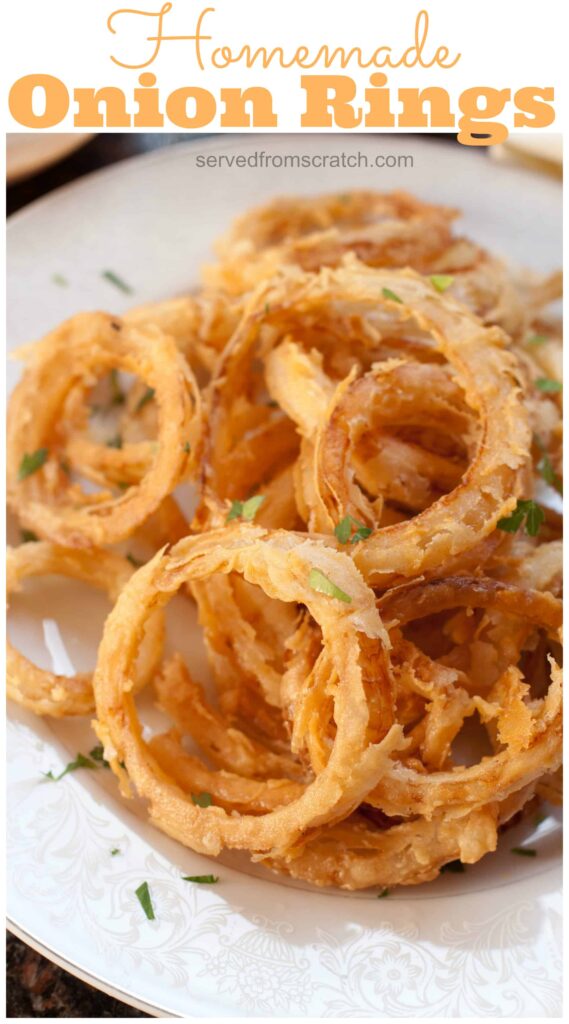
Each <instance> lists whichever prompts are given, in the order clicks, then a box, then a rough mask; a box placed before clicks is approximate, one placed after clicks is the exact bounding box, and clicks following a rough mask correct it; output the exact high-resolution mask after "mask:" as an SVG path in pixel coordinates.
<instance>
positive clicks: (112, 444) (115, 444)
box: [107, 434, 122, 448]
mask: <svg viewBox="0 0 569 1024" xmlns="http://www.w3.org/2000/svg"><path fill="white" fill-rule="evenodd" d="M107 448H122V437H121V435H120V434H115V436H114V437H110V438H109V440H108V441H107Z"/></svg>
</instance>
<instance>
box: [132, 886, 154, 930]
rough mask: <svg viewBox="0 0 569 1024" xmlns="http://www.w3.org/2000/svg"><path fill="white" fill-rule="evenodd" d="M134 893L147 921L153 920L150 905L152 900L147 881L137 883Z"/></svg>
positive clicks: (152, 908) (152, 910)
mask: <svg viewBox="0 0 569 1024" xmlns="http://www.w3.org/2000/svg"><path fill="white" fill-rule="evenodd" d="M134 895H135V896H136V897H137V899H138V902H139V903H140V906H141V907H142V909H143V910H144V913H145V914H146V916H147V918H148V920H149V921H154V919H155V914H154V907H153V906H152V900H151V898H150V889H149V888H148V882H143V883H142V885H139V887H138V889H135V891H134Z"/></svg>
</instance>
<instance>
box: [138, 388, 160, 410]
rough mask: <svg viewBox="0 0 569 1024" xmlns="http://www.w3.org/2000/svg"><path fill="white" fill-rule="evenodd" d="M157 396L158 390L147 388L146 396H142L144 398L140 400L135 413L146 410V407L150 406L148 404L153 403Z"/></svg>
mask: <svg viewBox="0 0 569 1024" xmlns="http://www.w3.org/2000/svg"><path fill="white" fill-rule="evenodd" d="M155 394H156V389H155V388H147V389H146V391H145V392H144V394H143V395H142V398H140V399H139V401H138V402H137V403H136V408H135V410H134V411H135V412H140V410H141V409H144V406H145V405H148V402H151V401H152V399H153V398H154V395H155Z"/></svg>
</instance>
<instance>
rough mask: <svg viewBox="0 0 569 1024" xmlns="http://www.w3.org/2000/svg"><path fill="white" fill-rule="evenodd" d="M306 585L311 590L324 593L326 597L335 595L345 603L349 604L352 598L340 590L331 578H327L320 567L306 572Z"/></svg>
mask: <svg viewBox="0 0 569 1024" xmlns="http://www.w3.org/2000/svg"><path fill="white" fill-rule="evenodd" d="M308 585H309V586H310V587H312V589H313V590H317V591H318V592H319V593H320V594H326V595H327V596H328V597H335V598H337V600H338V601H344V602H345V603H346V604H351V603H352V599H351V597H350V595H349V594H346V593H345V592H344V591H343V590H340V588H339V587H337V586H336V584H335V583H332V580H329V579H328V577H327V576H325V575H324V573H323V572H320V569H311V570H310V572H309V574H308Z"/></svg>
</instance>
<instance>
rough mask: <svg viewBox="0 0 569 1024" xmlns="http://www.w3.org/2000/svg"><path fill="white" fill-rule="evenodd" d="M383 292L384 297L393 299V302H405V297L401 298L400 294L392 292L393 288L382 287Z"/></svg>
mask: <svg viewBox="0 0 569 1024" xmlns="http://www.w3.org/2000/svg"><path fill="white" fill-rule="evenodd" d="M381 294H382V295H383V298H384V299H391V301H392V302H401V303H402V302H403V299H400V298H399V296H398V295H396V294H395V292H392V291H391V288H382V289H381Z"/></svg>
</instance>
